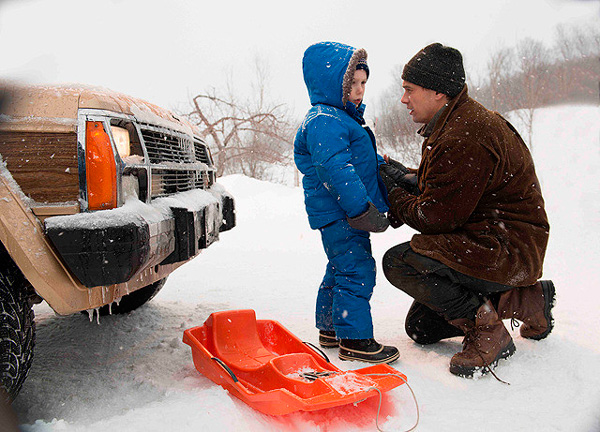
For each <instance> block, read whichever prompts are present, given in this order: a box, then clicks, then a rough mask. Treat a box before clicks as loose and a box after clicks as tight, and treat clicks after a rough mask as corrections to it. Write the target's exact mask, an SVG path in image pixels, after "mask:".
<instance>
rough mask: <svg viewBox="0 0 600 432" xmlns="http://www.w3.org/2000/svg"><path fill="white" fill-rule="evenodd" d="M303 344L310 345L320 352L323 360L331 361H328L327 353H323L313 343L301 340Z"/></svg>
mask: <svg viewBox="0 0 600 432" xmlns="http://www.w3.org/2000/svg"><path fill="white" fill-rule="evenodd" d="M302 343H303V344H305V345H308V346H309V347H311V348H312V349H313V350H315V351H318V352H319V354H321V355H322V356H323V357H325V360H326V361H327V363H331V362H330V361H329V357H327V354H325V353H324V352H323V351H321V350H320V349H319V348H317V347H316V346H314V345H313V344H311V343H310V342H304V341H302Z"/></svg>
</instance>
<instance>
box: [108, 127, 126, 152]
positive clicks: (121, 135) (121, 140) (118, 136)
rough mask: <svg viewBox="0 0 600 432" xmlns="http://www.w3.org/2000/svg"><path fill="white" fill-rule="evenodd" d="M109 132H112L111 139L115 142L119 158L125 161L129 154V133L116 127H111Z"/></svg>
mask: <svg viewBox="0 0 600 432" xmlns="http://www.w3.org/2000/svg"><path fill="white" fill-rule="evenodd" d="M110 130H111V132H112V136H113V139H114V140H115V145H116V146H117V151H118V152H119V156H121V159H125V158H126V157H127V156H129V155H130V154H131V146H130V144H129V131H128V130H127V129H124V128H121V127H118V126H111V127H110Z"/></svg>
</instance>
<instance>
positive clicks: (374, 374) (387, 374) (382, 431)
mask: <svg viewBox="0 0 600 432" xmlns="http://www.w3.org/2000/svg"><path fill="white" fill-rule="evenodd" d="M390 375H391V376H395V377H397V378H400V379H401V380H402V381H404V384H406V386H407V387H408V389H409V390H410V393H411V394H412V397H413V400H414V401H415V408H416V410H417V421H416V422H415V425H414V426H413V427H411V428H410V429H407V430H406V431H405V432H411V431H414V430H415V429H416V428H417V426H418V425H419V417H420V416H419V403H418V402H417V396H415V392H414V391H413V389H412V387H411V386H410V385H409V384H408V382H406V379H405V378H404V377H403V376H401V375H397V374H393V373H381V374H376V373H372V374H365V376H390ZM370 389H374V390H377V393H379V406H378V407H377V417H375V426H376V427H377V430H378V431H379V432H385V431H384V430H383V429H381V428H380V427H379V412H380V411H381V402H382V400H383V393H382V392H381V390H379V389H378V388H377V387H369V388H368V389H367V390H370Z"/></svg>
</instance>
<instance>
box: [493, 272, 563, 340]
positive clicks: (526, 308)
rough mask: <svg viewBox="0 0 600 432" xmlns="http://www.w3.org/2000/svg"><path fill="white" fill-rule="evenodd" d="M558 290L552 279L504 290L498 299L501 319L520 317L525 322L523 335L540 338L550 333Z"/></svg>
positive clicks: (529, 337)
mask: <svg viewBox="0 0 600 432" xmlns="http://www.w3.org/2000/svg"><path fill="white" fill-rule="evenodd" d="M555 293H556V290H555V288H554V284H553V283H552V281H550V280H544V281H538V282H536V283H535V284H534V285H530V286H528V287H523V288H515V289H512V290H510V291H506V292H503V293H502V294H501V295H500V300H499V301H498V314H499V315H500V318H501V319H513V318H514V319H518V320H519V321H522V322H523V325H522V326H521V336H522V337H524V338H527V339H535V340H540V339H544V338H545V337H546V336H548V335H549V334H550V332H551V331H552V328H553V327H554V319H553V318H552V308H553V307H554V301H555V300H554V296H555Z"/></svg>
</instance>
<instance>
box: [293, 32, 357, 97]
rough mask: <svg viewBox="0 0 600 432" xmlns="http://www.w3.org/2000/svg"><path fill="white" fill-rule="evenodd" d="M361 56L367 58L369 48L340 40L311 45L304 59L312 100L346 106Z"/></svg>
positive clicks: (304, 71)
mask: <svg viewBox="0 0 600 432" xmlns="http://www.w3.org/2000/svg"><path fill="white" fill-rule="evenodd" d="M360 59H364V60H366V59H367V52H366V51H365V50H364V49H362V48H361V49H358V50H357V49H356V48H354V47H351V46H348V45H344V44H341V43H338V42H319V43H317V44H314V45H311V46H309V47H308V48H307V49H306V51H305V52H304V57H303V59H302V71H303V73H304V82H305V84H306V88H307V89H308V95H309V97H310V103H311V104H312V105H315V104H325V105H331V106H334V107H337V108H340V109H344V107H345V105H346V102H347V101H348V96H347V94H349V93H350V86H351V84H352V79H353V78H354V71H355V70H356V65H357V64H358V61H359V60H360Z"/></svg>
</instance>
